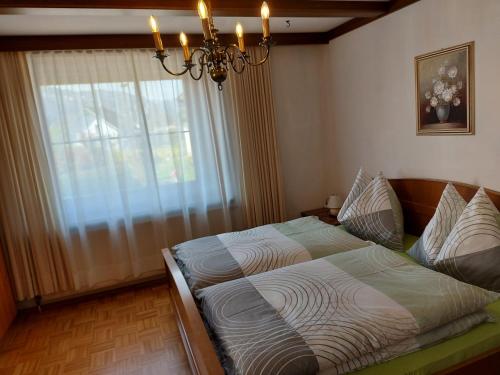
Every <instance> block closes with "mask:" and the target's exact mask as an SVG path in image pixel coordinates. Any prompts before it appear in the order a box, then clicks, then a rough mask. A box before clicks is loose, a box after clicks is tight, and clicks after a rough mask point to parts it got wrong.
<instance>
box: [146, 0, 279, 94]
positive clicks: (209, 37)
mask: <svg viewBox="0 0 500 375" xmlns="http://www.w3.org/2000/svg"><path fill="white" fill-rule="evenodd" d="M198 14H199V16H200V19H201V25H202V28H203V45H202V46H201V47H198V48H195V49H194V50H192V51H191V50H190V49H189V46H188V40H187V36H186V34H184V33H183V32H181V33H180V35H179V40H180V43H181V46H182V50H183V54H184V65H183V69H182V70H181V71H179V72H172V71H171V70H170V69H168V68H167V67H166V65H165V60H166V59H167V57H168V54H166V53H165V50H164V49H163V42H162V40H161V36H160V30H159V27H158V22H157V21H156V19H155V18H154V17H153V16H151V17H150V18H149V22H150V26H151V30H152V32H153V39H154V42H155V47H156V55H155V57H156V58H157V59H158V60H160V62H161V65H162V66H163V69H165V71H166V72H168V73H169V74H171V75H174V76H181V75H183V74H186V73H189V75H190V76H191V78H193V79H194V80H197V81H198V80H200V79H201V77H202V76H203V74H204V73H205V72H206V73H207V74H210V77H211V78H212V80H214V81H215V82H216V83H217V84H218V88H219V90H222V83H223V82H224V81H225V80H226V78H227V73H228V70H229V67H231V68H232V69H233V70H234V71H235V72H236V73H242V72H243V71H244V70H245V66H247V65H250V66H258V65H262V64H264V63H265V62H266V61H267V59H268V57H269V50H270V48H271V34H270V31H269V7H268V5H267V3H266V2H265V1H264V2H263V3H262V7H261V17H262V30H263V36H262V40H261V41H260V43H259V45H260V46H261V47H262V48H264V49H265V55H264V58H263V59H262V60H260V61H253V62H252V61H251V56H250V55H249V54H248V53H247V52H246V49H245V41H244V38H243V27H242V26H241V24H240V23H238V24H237V25H236V36H237V38H238V44H237V45H236V44H229V45H228V46H224V45H222V44H221V43H220V42H219V40H218V37H217V33H218V30H217V29H216V28H215V27H214V24H213V21H212V17H211V15H210V11H209V9H208V8H207V6H206V4H205V2H204V1H203V0H199V1H198Z"/></svg>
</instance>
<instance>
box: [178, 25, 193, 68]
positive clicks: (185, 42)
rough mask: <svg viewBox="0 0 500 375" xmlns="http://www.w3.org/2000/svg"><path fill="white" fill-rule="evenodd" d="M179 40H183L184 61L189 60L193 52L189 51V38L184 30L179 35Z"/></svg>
mask: <svg viewBox="0 0 500 375" xmlns="http://www.w3.org/2000/svg"><path fill="white" fill-rule="evenodd" d="M179 40H180V41H181V46H182V52H183V53H184V61H189V59H190V58H191V53H190V52H189V46H188V38H187V36H186V34H184V33H183V32H182V33H180V35H179Z"/></svg>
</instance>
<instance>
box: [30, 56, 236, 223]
mask: <svg viewBox="0 0 500 375" xmlns="http://www.w3.org/2000/svg"><path fill="white" fill-rule="evenodd" d="M140 57H141V60H135V59H131V61H130V62H131V64H124V65H123V66H122V65H120V63H118V66H116V67H113V66H107V64H109V62H110V61H109V59H108V58H109V56H107V55H106V52H96V55H95V56H91V55H80V56H79V60H81V59H82V58H83V59H84V60H85V59H88V60H89V61H87V64H83V65H81V66H79V67H77V68H73V67H72V66H71V65H70V64H72V63H74V61H75V58H74V56H73V57H72V56H71V54H64V53H62V54H59V55H47V56H46V55H43V54H33V55H31V70H32V75H33V78H34V82H35V84H36V86H37V88H38V101H39V105H40V107H41V108H42V113H43V116H42V117H43V127H44V131H45V144H46V146H47V151H48V154H49V159H50V162H51V170H52V174H53V176H54V180H55V181H56V185H57V190H58V197H59V201H60V206H61V209H62V211H63V212H64V216H65V220H66V221H67V222H68V223H71V225H76V223H85V224H98V223H101V222H117V221H120V220H123V219H124V218H136V217H143V216H151V215H153V216H154V215H165V214H169V213H174V212H176V211H180V210H185V209H189V210H195V209H197V208H198V209H199V208H200V207H203V208H206V207H207V206H210V205H220V204H223V203H222V202H223V201H225V200H226V199H227V196H226V194H228V193H230V194H232V193H233V192H234V191H235V189H234V188H233V187H232V186H228V187H224V186H223V185H221V181H220V178H221V177H222V176H221V173H222V171H224V172H227V170H228V168H227V165H218V160H217V158H218V157H220V156H219V154H225V155H227V151H224V152H222V153H221V152H219V151H217V149H216V146H215V145H214V144H213V142H214V141H215V138H216V137H217V136H218V135H217V134H216V133H217V129H215V127H217V126H218V125H217V124H213V123H212V122H213V117H214V116H213V114H212V113H211V111H212V109H211V108H210V106H209V105H208V104H207V102H206V101H204V100H200V95H203V91H202V90H203V86H200V85H201V84H200V83H197V84H198V85H199V86H198V88H195V90H198V91H197V92H193V87H190V86H189V83H186V81H185V80H183V79H165V75H164V74H160V72H158V74H152V73H151V72H150V71H149V70H148V67H141V66H140V64H142V61H147V62H148V63H149V61H148V60H151V57H150V56H149V55H145V54H142V55H141V56H140ZM100 58H102V61H96V59H97V60H100ZM146 58H147V60H146ZM142 59H145V60H142ZM54 60H61V61H59V62H56V63H55V61H54ZM54 63H55V65H54ZM100 63H102V66H101V65H100ZM61 64H65V65H64V66H62V65H61ZM136 64H137V66H136ZM100 69H104V70H105V72H104V73H101V71H100ZM106 69H111V70H110V71H108V72H106ZM113 69H116V70H117V71H114V70H113ZM141 69H144V72H145V73H144V74H143V75H144V76H145V78H143V77H141V71H142V70H141ZM51 70H53V71H51ZM60 70H62V71H60ZM153 73H154V71H153ZM151 76H153V77H151ZM160 77H161V78H160ZM187 91H188V92H189V93H190V95H191V97H189V98H188V95H187ZM220 108H222V106H220ZM216 118H217V119H218V118H220V115H218V116H216ZM228 162H229V160H225V161H224V162H223V164H228ZM228 181H233V177H231V178H227V177H224V181H222V184H227V183H228ZM230 184H233V183H232V182H230Z"/></svg>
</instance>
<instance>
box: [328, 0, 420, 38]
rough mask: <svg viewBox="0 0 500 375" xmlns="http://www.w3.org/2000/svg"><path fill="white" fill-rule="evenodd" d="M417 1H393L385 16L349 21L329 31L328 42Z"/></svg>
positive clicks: (389, 4) (390, 2)
mask: <svg viewBox="0 0 500 375" xmlns="http://www.w3.org/2000/svg"><path fill="white" fill-rule="evenodd" d="M417 1H419V0H391V1H389V3H388V7H387V12H385V13H384V14H381V15H378V16H376V17H363V18H353V19H352V20H350V21H347V22H345V23H343V24H341V25H339V26H337V27H335V28H333V29H331V30H330V31H327V32H326V34H327V37H328V40H332V39H335V38H338V37H339V36H341V35H344V34H346V33H348V32H350V31H352V30H355V29H358V28H360V27H361V26H364V25H367V24H369V23H370V22H373V21H375V20H377V19H379V18H382V17H385V16H387V15H388V14H391V13H393V12H396V11H398V10H400V9H402V8H404V7H406V6H408V5H411V4H413V3H416V2H417Z"/></svg>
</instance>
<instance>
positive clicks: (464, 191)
mask: <svg viewBox="0 0 500 375" xmlns="http://www.w3.org/2000/svg"><path fill="white" fill-rule="evenodd" d="M389 182H390V183H391V185H392V187H393V188H394V191H395V192H396V194H397V196H398V198H399V201H400V202H401V207H402V208H403V214H404V220H405V232H406V233H409V234H413V235H416V236H420V235H421V234H422V232H423V231H424V229H425V226H426V225H427V223H428V222H429V221H430V220H431V218H432V216H433V215H434V212H435V211H436V207H437V205H438V203H439V199H440V198H441V194H442V193H443V190H444V188H445V186H446V184H447V183H448V181H441V180H428V179H418V178H398V179H391V180H389ZM450 182H451V183H452V184H453V185H454V186H455V187H456V189H457V190H458V192H459V193H460V194H461V195H462V197H464V199H465V200H466V201H467V202H469V201H470V200H471V199H472V197H473V196H474V194H476V192H477V189H478V188H479V187H478V186H474V185H468V184H463V183H460V182H453V181H450ZM486 192H487V193H488V195H489V197H490V198H491V200H492V201H493V203H495V205H496V206H497V208H498V209H500V192H497V191H493V190H488V189H486Z"/></svg>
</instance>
